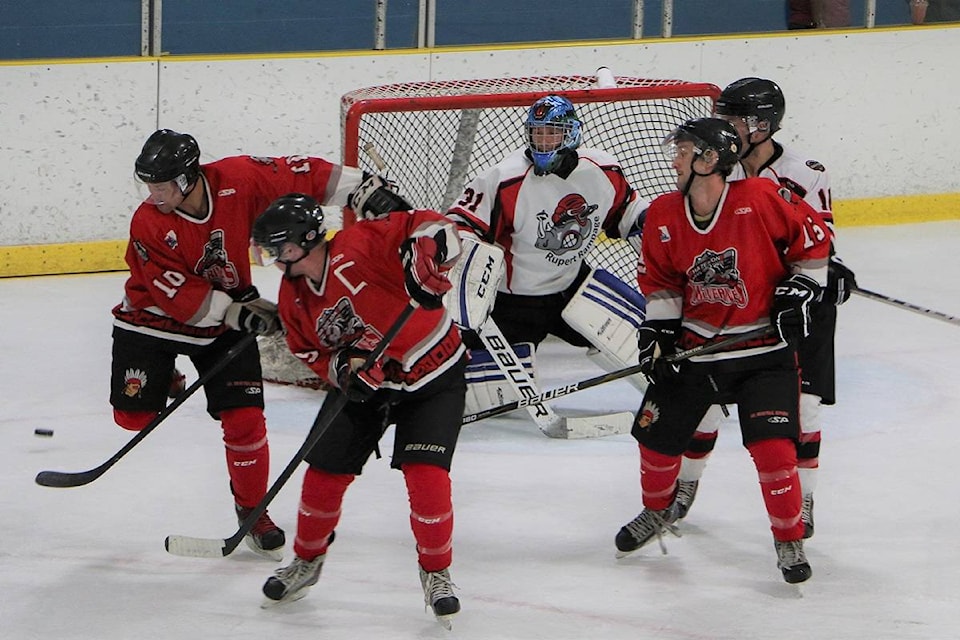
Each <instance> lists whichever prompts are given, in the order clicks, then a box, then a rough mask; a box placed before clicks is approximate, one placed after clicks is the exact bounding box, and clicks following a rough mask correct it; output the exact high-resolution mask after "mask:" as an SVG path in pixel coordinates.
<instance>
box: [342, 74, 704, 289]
mask: <svg viewBox="0 0 960 640" xmlns="http://www.w3.org/2000/svg"><path fill="white" fill-rule="evenodd" d="M616 83H617V86H616V87H614V88H603V89H601V88H597V86H596V78H594V77H592V76H543V77H530V78H495V79H481V80H448V81H436V82H412V83H402V84H389V85H381V86H375V87H367V88H363V89H357V90H355V91H351V92H350V93H347V94H345V95H344V96H342V97H341V99H340V124H341V129H342V136H343V137H342V140H343V149H342V161H343V164H345V165H349V166H357V167H361V168H362V169H365V170H366V171H370V172H371V173H381V174H383V173H384V172H385V173H386V175H387V177H388V178H389V179H390V180H393V181H394V182H396V183H397V184H398V186H399V191H400V193H401V194H403V195H404V196H406V198H407V200H408V201H409V202H410V203H412V204H413V205H414V206H416V207H425V208H429V209H435V210H437V211H441V212H443V211H446V210H447V209H448V208H449V207H450V205H451V204H453V202H454V200H455V199H457V198H458V197H459V196H460V195H461V193H462V192H463V187H464V186H465V185H466V183H467V182H468V181H470V180H471V179H472V178H473V177H474V176H476V175H477V174H479V173H480V172H482V171H483V170H485V169H486V168H488V167H490V166H492V165H494V164H496V163H497V162H499V161H500V160H502V159H503V158H504V157H505V156H506V155H507V154H509V153H511V152H513V151H515V150H516V149H520V148H523V147H525V146H526V141H525V139H524V138H525V136H524V123H525V120H526V114H527V110H528V109H529V107H530V105H531V104H533V103H534V102H535V101H536V100H537V99H538V98H541V97H543V96H545V95H548V94H558V95H563V96H565V97H566V98H568V99H569V100H570V101H571V102H573V104H574V106H575V108H576V111H577V116H578V117H579V118H580V120H582V121H583V130H584V132H583V142H582V143H581V146H586V147H594V148H598V149H602V150H604V151H606V152H608V153H610V154H612V155H613V156H614V157H615V158H617V159H618V160H619V161H620V164H621V166H622V168H623V171H624V174H625V175H626V177H627V179H628V180H629V182H630V184H631V185H632V186H633V187H634V188H635V189H636V190H637V191H638V192H639V194H640V196H641V197H643V198H647V199H653V198H655V197H656V196H658V195H661V194H663V193H667V192H669V191H673V190H674V189H675V188H676V186H675V183H676V174H675V173H674V171H673V169H672V167H671V166H670V162H669V161H668V160H667V159H666V158H665V157H664V156H663V153H662V151H661V149H660V144H661V142H662V141H663V139H664V137H666V136H667V134H669V133H670V132H671V131H673V130H674V129H675V128H676V127H677V126H678V125H680V124H681V123H683V122H685V121H686V120H689V119H691V118H701V117H705V116H709V115H711V114H712V113H713V106H714V102H715V101H716V99H717V97H718V96H719V95H720V89H719V88H718V87H717V86H716V85H713V84H705V83H693V82H685V81H682V80H650V79H643V78H630V77H617V78H616ZM378 156H379V158H382V161H383V166H382V167H380V166H378V162H379V160H378V159H377V158H378ZM350 222H351V221H350V220H345V221H344V223H345V224H350ZM588 262H589V264H591V266H594V267H600V268H604V269H606V270H608V271H610V272H612V273H614V274H615V275H617V276H618V277H619V278H621V279H622V280H625V281H626V282H630V283H635V282H636V269H637V250H636V249H635V248H634V247H631V246H630V245H629V244H628V243H626V242H624V241H611V240H609V239H607V238H605V237H604V236H603V235H601V237H600V239H599V240H598V242H597V243H596V245H595V247H594V249H593V250H592V252H591V254H590V256H589V257H588Z"/></svg>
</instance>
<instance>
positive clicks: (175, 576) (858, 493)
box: [0, 222, 960, 640]
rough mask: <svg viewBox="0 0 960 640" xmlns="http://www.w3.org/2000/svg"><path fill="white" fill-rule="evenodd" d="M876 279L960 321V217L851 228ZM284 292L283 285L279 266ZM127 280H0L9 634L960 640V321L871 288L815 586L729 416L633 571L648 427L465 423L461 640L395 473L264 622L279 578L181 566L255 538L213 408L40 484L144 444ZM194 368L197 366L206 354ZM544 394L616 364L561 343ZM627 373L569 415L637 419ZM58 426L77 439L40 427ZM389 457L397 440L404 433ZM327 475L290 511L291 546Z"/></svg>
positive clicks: (848, 358)
mask: <svg viewBox="0 0 960 640" xmlns="http://www.w3.org/2000/svg"><path fill="white" fill-rule="evenodd" d="M840 234H841V238H840V250H841V254H842V255H843V257H844V258H845V260H846V262H847V263H848V264H850V265H851V266H852V267H853V268H854V269H855V270H856V272H857V276H858V280H859V282H860V284H861V285H862V286H864V287H866V288H868V289H873V290H876V291H879V292H881V293H884V294H886V295H888V296H893V297H897V298H902V299H905V300H909V301H911V302H913V303H916V304H919V305H921V306H924V307H930V308H933V309H936V310H939V311H942V312H945V313H948V314H951V315H955V316H960V279H958V274H960V257H958V248H960V222H944V223H929V224H922V225H909V226H898V227H878V228H851V229H841V230H840ZM257 277H258V279H259V280H260V281H261V284H262V283H264V282H266V283H267V284H265V285H264V286H262V287H261V288H262V289H263V290H264V293H265V294H267V295H268V297H275V296H274V292H275V288H274V287H275V282H276V277H275V275H274V274H273V272H263V271H260V272H258V274H257ZM123 280H124V275H123V274H103V275H88V276H63V277H44V278H21V279H5V280H0V299H2V300H3V304H2V308H0V329H2V331H0V345H2V348H0V354H2V366H0V388H2V389H3V403H2V408H0V426H2V433H3V435H4V444H3V447H2V448H0V487H2V489H0V566H2V573H0V638H4V639H6V638H9V639H11V640H28V639H33V638H36V639H43V640H54V639H55V640H73V639H81V638H82V639H98V640H121V639H123V640H126V639H135V640H152V639H180V638H184V639H186V638H190V639H193V638H202V639H204V640H208V639H209V640H214V639H230V640H237V639H241V638H256V639H258V640H264V639H275V640H294V639H299V638H304V639H311V640H317V639H338V640H339V639H344V640H385V639H390V640H402V639H408V638H427V639H439V638H457V639H460V640H501V639H503V640H506V639H513V638H516V639H523V640H526V639H534V638H544V639H550V640H566V639H569V640H573V639H577V640H579V639H587V638H590V639H594V638H596V639H624V640H626V639H629V640H641V639H671V640H700V639H704V640H706V639H710V640H720V639H731V640H732V639H737V640H750V639H757V640H760V639H763V640H791V639H797V640H815V639H816V640H819V639H831V640H840V639H848V638H849V639H854V638H856V639H861V638H862V639H880V638H890V639H894V638H896V639H898V640H908V639H909V640H912V639H925V640H926V639H946V638H957V637H960V544H958V536H960V502H958V500H957V473H958V472H957V460H958V455H957V452H958V450H960V447H958V443H960V384H958V379H960V326H950V325H949V324H947V323H944V322H941V321H939V320H936V319H932V318H927V317H923V316H921V315H919V314H916V313H912V312H908V311H905V310H903V309H897V308H892V307H890V306H887V305H883V304H879V303H877V302H874V301H871V300H866V299H864V298H860V297H855V298H854V299H852V300H851V301H850V302H849V303H848V304H847V305H846V306H845V307H843V308H842V309H841V313H840V327H839V333H838V339H837V343H838V353H839V356H838V363H837V369H838V373H837V377H838V397H839V399H840V400H839V404H838V405H837V406H835V407H833V408H832V409H825V410H824V416H825V429H824V442H823V449H822V455H821V474H820V484H819V488H818V491H817V505H816V506H817V508H816V523H817V529H816V536H815V537H814V538H813V539H812V540H810V541H808V543H807V546H806V549H807V555H808V558H809V560H810V563H811V564H812V566H813V578H812V579H811V580H810V581H809V582H807V583H805V584H804V585H803V586H802V587H800V588H799V589H798V588H797V587H794V586H790V585H787V584H786V583H784V582H783V581H782V579H781V577H780V573H779V571H778V570H777V567H776V557H775V554H774V551H773V544H772V538H771V535H770V531H769V524H768V522H767V519H766V515H765V512H764V509H763V504H762V501H761V496H760V492H759V489H758V486H757V479H756V473H755V471H754V469H753V466H752V463H751V461H750V458H749V455H748V454H747V452H746V451H745V450H744V449H743V448H742V447H741V445H740V438H739V433H738V430H737V428H736V425H735V424H734V423H732V422H728V423H727V424H726V425H725V427H724V429H723V433H722V434H721V438H720V442H719V445H718V447H717V451H716V453H715V455H714V456H713V459H712V460H711V462H710V464H709V465H708V466H707V470H706V474H705V476H704V480H703V482H702V483H701V489H700V494H699V496H698V499H697V502H696V505H695V506H694V508H693V510H692V511H691V513H690V515H689V516H688V517H687V519H686V520H684V521H683V522H682V524H681V527H680V528H681V531H682V533H683V537H682V538H668V539H666V544H667V546H668V550H669V554H668V555H665V556H664V555H661V553H660V551H659V549H658V548H657V546H656V545H655V544H653V545H651V546H650V548H644V549H643V550H641V551H639V552H637V553H636V554H634V555H633V556H631V557H629V558H627V559H625V560H620V561H618V560H615V559H614V546H613V537H614V534H616V532H617V530H618V529H619V528H620V526H621V525H623V524H624V523H625V522H627V521H628V520H630V519H631V518H632V517H633V516H634V515H636V513H637V512H638V511H639V510H640V508H641V505H640V490H639V474H638V458H637V449H636V445H635V443H634V441H633V440H632V439H631V438H630V437H629V436H616V437H609V438H603V439H592V440H579V441H565V440H551V439H548V438H546V437H544V436H542V435H540V434H539V432H538V431H537V430H536V428H535V427H534V426H533V425H532V424H531V423H530V422H529V421H528V420H526V419H525V418H524V416H522V415H518V416H514V417H510V418H503V419H496V420H491V421H488V422H486V423H479V424H476V425H472V426H469V427H467V428H465V429H464V431H463V433H462V435H461V438H460V445H459V448H458V450H457V455H456V457H455V459H454V467H453V481H454V504H455V508H456V524H455V534H454V536H455V548H454V564H453V567H452V575H453V578H454V581H455V582H456V584H457V585H458V586H459V596H460V599H461V603H462V606H463V610H462V612H461V613H460V614H459V615H458V616H457V617H456V618H455V619H454V625H453V631H452V632H447V631H445V630H444V629H442V628H441V627H440V626H439V625H438V624H437V623H436V622H435V621H434V620H433V618H432V616H431V615H428V614H427V613H425V612H424V606H423V598H422V593H421V590H420V584H419V580H418V577H417V566H416V555H415V552H414V543H413V537H412V534H411V533H410V530H409V525H408V506H407V502H406V495H405V492H404V487H403V480H402V477H401V476H400V474H399V473H398V472H396V471H391V470H390V469H389V468H388V461H387V459H382V460H372V461H371V462H370V463H369V464H368V466H367V469H366V472H365V473H364V475H363V476H362V477H361V478H360V479H359V480H358V481H357V482H356V483H354V485H353V486H352V487H351V489H350V491H349V492H348V494H347V498H346V502H345V505H344V516H343V519H342V521H341V523H340V526H339V527H338V531H337V533H338V536H337V542H336V543H335V544H334V545H333V547H331V551H330V554H329V556H328V560H327V563H326V565H325V566H324V570H323V575H322V577H321V579H320V582H319V584H318V585H317V586H316V587H314V588H313V589H312V590H311V591H310V593H309V594H308V595H307V597H306V598H305V599H303V600H301V601H299V602H297V603H294V604H292V605H290V606H288V607H286V608H275V609H271V610H262V609H261V608H260V606H259V605H260V602H261V594H260V587H261V585H262V583H263V582H264V580H265V579H266V578H267V577H268V576H269V575H270V574H271V572H272V570H273V569H274V568H275V565H273V564H272V563H270V562H267V561H265V560H263V559H261V558H259V557H256V556H254V555H253V554H252V553H251V552H249V551H248V550H246V548H245V547H243V546H241V548H240V549H239V550H238V551H237V552H236V553H234V554H233V555H232V556H231V557H228V558H223V559H217V560H202V559H188V558H181V557H174V556H172V555H169V554H167V553H166V552H165V551H164V548H163V541H164V538H165V537H166V536H167V535H168V534H186V535H196V536H208V537H214V538H216V537H227V536H229V535H232V534H233V532H234V531H235V530H236V527H237V523H236V521H235V519H234V517H233V508H232V500H231V497H230V494H229V490H228V487H227V475H226V469H225V464H224V460H223V453H222V446H221V443H220V432H219V428H218V426H217V424H216V423H215V422H213V421H211V420H210V419H209V418H208V417H207V416H206V414H205V412H204V410H203V401H202V396H201V394H197V395H196V396H195V397H193V398H191V399H190V400H189V401H188V402H187V403H186V404H185V405H184V406H183V407H182V408H180V409H179V410H178V411H176V412H175V413H174V414H173V415H172V416H171V417H170V418H169V419H168V420H167V421H166V422H164V423H163V424H162V425H161V426H160V427H159V428H158V429H157V430H156V431H155V432H153V433H152V434H150V435H149V437H148V438H146V439H145V440H144V441H143V442H142V443H141V444H140V445H139V446H138V447H137V448H135V449H134V450H133V451H132V452H131V453H130V454H129V455H128V456H126V457H125V458H123V459H122V460H120V462H118V463H117V464H116V466H114V467H113V468H112V469H111V470H110V471H109V472H107V474H106V475H104V476H103V477H102V478H100V479H99V480H97V481H95V482H94V483H92V484H90V485H88V486H86V487H80V488H74V489H51V488H44V487H40V486H38V485H36V484H35V483H34V476H35V475H36V473H37V472H38V471H40V470H42V469H57V470H65V471H80V470H84V469H88V468H91V467H95V466H97V465H99V464H100V463H101V462H103V461H104V460H106V459H107V458H109V457H110V456H111V455H112V454H113V453H114V452H115V451H116V450H117V449H119V448H120V447H121V446H122V445H123V444H124V443H125V442H127V440H129V438H130V437H131V435H132V434H130V433H128V432H125V431H123V430H121V429H120V428H118V427H116V426H115V425H114V424H113V421H112V419H111V410H110V407H109V405H108V402H107V395H108V389H107V387H108V380H109V364H110V329H111V316H110V309H111V307H112V306H113V305H114V304H116V303H117V302H118V301H119V299H120V296H121V288H122V283H123ZM183 365H184V369H185V371H188V372H189V377H191V378H192V377H193V376H194V375H195V374H194V373H193V371H192V369H190V368H189V365H188V364H187V361H183ZM539 370H540V372H541V376H542V380H541V382H542V383H543V386H544V387H545V388H552V387H555V386H558V385H560V384H563V383H566V382H572V381H577V380H581V379H583V378H587V377H590V376H592V375H595V374H596V373H597V370H596V369H594V368H592V366H591V365H589V364H585V363H584V362H583V359H582V358H581V354H580V352H579V351H577V350H574V349H572V348H568V347H566V346H564V345H559V344H555V343H550V344H547V345H545V347H544V349H543V353H542V354H541V358H540V367H539ZM266 399H267V418H268V425H269V429H270V442H271V447H272V459H273V475H272V476H271V481H272V479H273V477H275V475H276V473H278V472H279V470H280V469H282V468H283V467H284V466H285V465H286V463H287V461H288V460H289V459H290V457H291V456H292V455H293V453H294V452H295V451H296V449H297V448H298V447H299V446H300V444H301V443H302V441H303V438H304V436H305V434H306V430H307V427H308V426H309V424H310V423H311V422H312V420H313V417H314V415H315V413H316V410H317V408H318V406H319V402H320V398H319V397H318V396H317V394H316V393H315V392H310V391H306V390H301V389H291V388H280V387H270V388H269V389H268V391H267V395H266ZM638 404H639V397H638V395H637V393H636V392H635V391H633V389H632V387H630V386H629V385H627V384H626V383H622V382H617V383H610V384H608V385H604V386H601V387H598V388H596V389H592V390H588V391H585V392H582V393H580V394H575V395H571V396H568V397H566V398H563V399H562V400H561V401H559V402H558V405H557V407H558V409H559V410H560V411H561V412H564V411H565V412H568V413H570V412H578V411H579V412H586V411H597V410H600V409H604V410H607V409H609V410H627V409H629V410H634V409H635V408H636V407H637V405H638ZM35 428H48V429H53V430H55V435H54V436H53V437H52V438H39V437H37V436H35V435H34V433H33V431H34V429H35ZM382 445H383V446H382V448H383V450H384V451H385V452H388V451H389V450H390V445H391V434H390V433H388V435H387V436H386V438H385V440H384V441H383V442H382ZM301 476H302V470H298V471H297V472H296V473H295V475H294V476H293V479H292V480H291V481H290V482H289V483H288V484H287V486H286V487H285V488H284V489H283V491H282V492H281V493H280V494H279V496H278V497H277V499H276V500H275V501H274V503H273V505H272V507H271V509H270V511H271V514H272V515H273V518H274V520H276V521H277V523H278V524H280V526H282V527H283V528H285V529H286V530H287V534H288V538H289V539H292V537H293V532H294V526H295V514H296V504H297V500H298V497H299V485H300V479H301Z"/></svg>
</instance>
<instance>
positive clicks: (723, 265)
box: [637, 178, 829, 360]
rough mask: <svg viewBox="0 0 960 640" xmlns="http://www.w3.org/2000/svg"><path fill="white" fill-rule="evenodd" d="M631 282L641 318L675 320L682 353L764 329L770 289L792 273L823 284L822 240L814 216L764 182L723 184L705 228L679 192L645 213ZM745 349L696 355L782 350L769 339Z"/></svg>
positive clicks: (781, 190)
mask: <svg viewBox="0 0 960 640" xmlns="http://www.w3.org/2000/svg"><path fill="white" fill-rule="evenodd" d="M642 252H643V258H644V259H643V260H642V261H641V266H640V271H639V274H638V278H637V280H638V282H639V285H640V289H641V291H642V292H643V294H644V295H645V296H646V298H647V319H649V320H663V319H673V318H682V327H683V329H682V332H681V337H680V340H679V344H680V345H681V348H689V347H692V346H696V345H697V344H701V343H703V342H704V341H706V340H709V339H712V338H714V337H716V336H725V335H734V334H738V333H743V332H746V331H750V330H752V329H756V328H759V327H763V326H769V325H770V310H771V305H772V302H773V291H774V288H775V287H776V285H777V283H779V282H780V281H781V280H783V279H784V278H786V277H787V276H788V275H790V274H792V273H803V274H806V275H808V276H810V277H811V278H813V279H814V280H816V281H817V282H819V283H820V284H821V285H823V284H824V283H825V281H826V274H827V257H828V253H829V235H828V231H827V229H826V228H825V226H824V224H823V222H822V219H821V218H820V216H819V214H818V213H817V212H816V211H814V210H813V209H812V208H811V207H810V205H808V204H807V203H806V202H804V201H803V200H802V199H800V198H799V197H798V196H797V195H796V194H794V193H792V192H791V191H789V190H788V189H786V188H783V187H779V188H778V187H777V185H775V184H774V183H773V182H771V181H770V180H768V179H766V178H748V179H746V180H739V181H737V182H731V183H727V184H726V187H725V189H724V193H723V195H722V197H721V198H720V202H719V204H718V205H717V210H716V213H715V214H714V216H713V219H712V220H711V221H710V223H709V226H707V227H706V228H705V229H699V228H698V227H697V226H696V225H695V224H694V221H693V216H692V213H691V210H690V206H689V202H688V200H687V198H685V197H684V196H683V195H682V194H680V193H679V192H673V193H669V194H666V195H663V196H660V197H659V198H657V199H656V200H654V201H653V203H652V204H651V205H650V208H649V209H648V210H647V220H646V225H645V227H644V234H643V246H642ZM748 346H749V348H748V349H739V350H736V351H733V352H724V353H719V354H713V355H707V356H701V357H700V358H695V360H699V359H702V360H716V359H725V358H729V357H742V356H747V355H754V354H757V353H762V352H764V351H771V350H774V349H777V348H781V347H782V346H783V344H782V343H779V342H778V341H777V340H776V339H771V340H769V341H766V344H761V345H748Z"/></svg>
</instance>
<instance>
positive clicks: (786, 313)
mask: <svg viewBox="0 0 960 640" xmlns="http://www.w3.org/2000/svg"><path fill="white" fill-rule="evenodd" d="M819 295H820V285H819V284H817V281H816V280H814V279H813V278H811V277H810V276H805V275H803V274H802V273H795V274H793V275H792V276H790V277H789V278H786V279H785V280H783V281H782V282H781V283H780V284H778V285H777V286H776V288H775V289H774V290H773V307H772V309H771V311H770V320H771V322H773V325H774V326H775V327H776V328H777V332H778V333H779V334H780V339H781V340H783V341H784V342H787V343H789V344H792V345H796V344H798V343H799V342H800V341H801V340H802V339H803V338H806V337H807V336H808V335H810V303H812V302H814V301H815V300H817V297H818V296H819Z"/></svg>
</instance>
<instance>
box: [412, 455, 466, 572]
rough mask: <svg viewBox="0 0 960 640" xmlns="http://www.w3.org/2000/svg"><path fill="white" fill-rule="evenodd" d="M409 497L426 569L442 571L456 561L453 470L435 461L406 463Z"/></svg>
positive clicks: (418, 552) (421, 556)
mask: <svg viewBox="0 0 960 640" xmlns="http://www.w3.org/2000/svg"><path fill="white" fill-rule="evenodd" d="M402 469H403V478H404V480H405V481H406V483H407V495H408V496H409V497H410V528H411V529H413V537H414V538H416V540H417V555H418V558H419V560H420V566H421V567H423V570H424V571H440V570H442V569H446V568H447V567H449V566H450V563H451V562H452V561H453V500H452V498H451V497H450V474H449V473H448V472H447V470H446V469H443V468H442V467H437V466H435V465H432V464H405V465H403V467H402Z"/></svg>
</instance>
